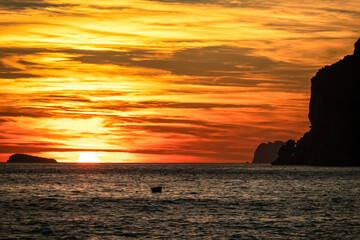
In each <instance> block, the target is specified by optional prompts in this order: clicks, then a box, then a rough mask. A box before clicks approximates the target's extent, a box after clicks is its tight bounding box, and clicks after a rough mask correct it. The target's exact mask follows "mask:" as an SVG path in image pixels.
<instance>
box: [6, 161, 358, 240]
mask: <svg viewBox="0 0 360 240" xmlns="http://www.w3.org/2000/svg"><path fill="white" fill-rule="evenodd" d="M157 185H162V186H163V187H164V189H163V193H159V194H153V193H151V191H150V187H151V186H157ZM359 236H360V168H322V167H293V166H289V167H279V166H276V167H271V166H252V165H236V164H196V165H194V164H193V165H191V164H152V165H151V164H132V165H131V164H98V165H77V164H57V165H51V164H50V165H46V164H45V165H41V164H34V165H21V164H0V238H1V239H11V238H18V239H26V238H28V239H59V238H60V239H61V238H64V239H66V238H67V239H88V238H91V239H134V238H137V239H360V237H359Z"/></svg>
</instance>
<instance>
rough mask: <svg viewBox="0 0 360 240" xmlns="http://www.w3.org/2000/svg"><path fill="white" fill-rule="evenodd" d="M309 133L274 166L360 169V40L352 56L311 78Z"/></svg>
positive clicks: (289, 145) (285, 147) (285, 150)
mask: <svg viewBox="0 0 360 240" xmlns="http://www.w3.org/2000/svg"><path fill="white" fill-rule="evenodd" d="M309 120H310V123H311V127H310V128H311V129H310V131H308V132H306V133H305V134H304V136H303V137H302V138H300V139H299V140H298V141H297V142H295V141H294V140H289V141H287V142H286V144H285V145H283V146H282V147H281V148H280V149H279V152H278V158H277V159H276V160H275V161H274V162H273V163H272V165H315V166H360V151H359V145H360V38H359V39H358V40H357V42H356V43H355V50H354V53H353V54H352V55H348V56H346V57H344V58H343V59H342V60H340V61H338V62H337V63H334V64H332V65H331V66H325V67H324V68H322V69H320V70H319V71H318V72H317V73H316V75H315V76H314V77H313V78H312V79H311V99H310V106H309Z"/></svg>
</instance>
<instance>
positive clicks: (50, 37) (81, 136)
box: [0, 0, 360, 162]
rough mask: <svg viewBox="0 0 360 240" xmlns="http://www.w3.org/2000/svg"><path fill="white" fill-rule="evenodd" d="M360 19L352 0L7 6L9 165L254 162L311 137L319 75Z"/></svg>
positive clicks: (4, 116) (349, 40)
mask: <svg viewBox="0 0 360 240" xmlns="http://www.w3.org/2000/svg"><path fill="white" fill-rule="evenodd" d="M359 19H360V2H359V1H347V0H345V1H335V0H321V1H315V2H314V1H310V0H305V1H301V2H299V1H295V0H289V1H277V0H273V1H263V0H262V1H260V0H255V1H237V0H231V1H230V0H219V1H217V0H203V1H201V0H198V1H192V0H162V1H161V0H159V1H155V0H152V1H137V0H122V1H106V0H105V1H104V0H102V1H99V0H91V1H83V0H81V1H80V0H71V1H70V0H69V1H66V0H63V1H62V0H56V1H55V0H54V1H46V0H17V1H15V0H13V1H12V0H9V1H1V0H0V26H1V34H0V81H1V89H0V95H1V98H0V102H1V105H0V161H6V160H7V159H8V157H9V156H10V155H11V154H13V153H28V154H33V155H38V156H45V157H53V158H55V159H57V160H58V161H60V162H76V161H77V160H78V158H79V153H81V152H82V153H84V152H85V153H86V152H91V153H92V155H91V156H95V157H97V156H99V158H100V159H101V161H102V162H246V161H251V159H252V156H253V152H254V150H255V148H256V146H257V145H258V144H260V143H261V142H268V141H274V140H283V141H285V140H287V139H289V138H293V139H297V138H299V137H300V136H301V135H302V133H303V132H305V131H306V130H307V129H308V127H309V122H308V119H307V112H308V101H309V93H310V79H311V77H312V76H313V75H314V74H315V73H316V71H317V70H318V69H319V68H321V67H322V66H323V65H326V64H331V63H333V62H335V61H337V60H339V59H340V58H342V56H344V55H346V54H351V53H352V51H353V43H354V42H355V40H356V39H357V38H358V37H359V36H360V33H359V31H360V21H359ZM85 155H86V154H85ZM85 155H84V156H85ZM81 156H83V155H81Z"/></svg>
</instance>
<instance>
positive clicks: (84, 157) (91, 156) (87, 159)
mask: <svg viewBox="0 0 360 240" xmlns="http://www.w3.org/2000/svg"><path fill="white" fill-rule="evenodd" d="M77 162H78V163H100V159H99V158H98V156H97V155H96V154H95V153H92V152H83V153H80V156H79V159H78V160H77Z"/></svg>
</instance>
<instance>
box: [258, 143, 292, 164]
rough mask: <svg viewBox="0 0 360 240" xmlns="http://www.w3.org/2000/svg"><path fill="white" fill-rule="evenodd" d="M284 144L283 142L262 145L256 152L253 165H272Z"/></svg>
mask: <svg viewBox="0 0 360 240" xmlns="http://www.w3.org/2000/svg"><path fill="white" fill-rule="evenodd" d="M284 144H285V143H284V142H281V141H275V142H268V143H261V144H260V145H259V146H258V147H257V148H256V150H255V153H254V158H253V161H252V163H254V164H258V163H260V164H262V163H268V164H269V163H272V162H273V161H274V160H275V159H276V157H277V156H278V151H279V149H280V147H281V146H282V145H284Z"/></svg>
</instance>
